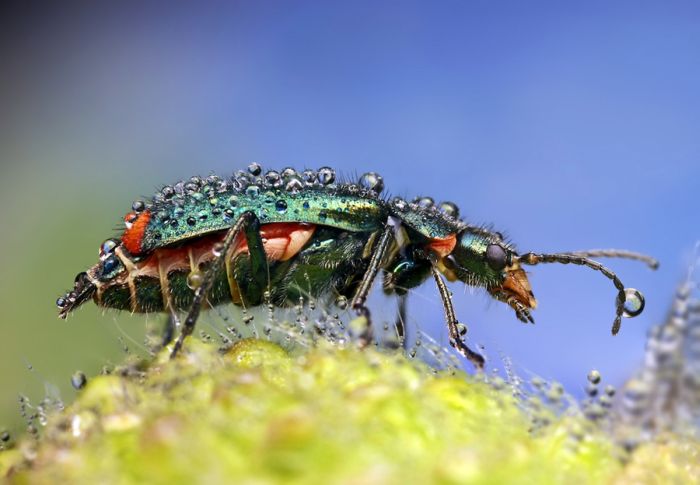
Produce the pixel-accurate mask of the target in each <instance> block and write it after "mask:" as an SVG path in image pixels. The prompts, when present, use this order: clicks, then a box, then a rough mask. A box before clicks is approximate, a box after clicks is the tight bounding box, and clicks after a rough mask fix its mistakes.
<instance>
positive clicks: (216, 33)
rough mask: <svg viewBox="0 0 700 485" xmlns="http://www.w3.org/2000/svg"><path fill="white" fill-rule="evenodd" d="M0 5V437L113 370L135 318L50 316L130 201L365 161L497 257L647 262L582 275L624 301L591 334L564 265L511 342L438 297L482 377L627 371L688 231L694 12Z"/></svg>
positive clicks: (668, 290)
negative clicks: (616, 331)
mask: <svg viewBox="0 0 700 485" xmlns="http://www.w3.org/2000/svg"><path fill="white" fill-rule="evenodd" d="M0 8H2V9H3V10H2V12H0V63H1V64H0V110H1V111H0V223H1V226H0V227H1V232H0V268H2V270H1V271H2V275H3V277H2V278H0V309H1V310H2V312H3V315H2V317H0V318H1V319H0V342H1V346H0V348H1V349H2V350H1V351H0V383H1V384H2V385H1V386H0V390H1V392H0V427H3V426H7V427H9V428H10V429H18V428H20V427H21V420H20V417H19V413H18V405H17V396H18V394H20V393H21V394H25V395H27V396H29V397H30V398H31V399H32V400H33V401H38V400H40V399H41V398H42V397H43V396H44V393H45V392H47V390H48V391H49V392H58V393H60V396H61V397H62V398H64V399H66V400H67V401H70V399H71V398H72V396H73V392H74V391H73V390H72V388H71V386H70V376H71V374H72V373H73V372H74V371H76V370H82V371H84V372H85V373H86V374H87V375H88V378H89V376H91V375H94V374H96V373H97V372H99V370H100V368H101V367H102V366H103V365H105V364H109V363H118V362H120V361H121V360H123V350H122V347H123V342H124V343H126V345H128V346H130V348H131V349H132V350H134V351H136V350H137V349H138V346H137V345H136V344H135V343H134V342H131V341H130V340H129V339H133V340H134V341H136V342H141V340H142V336H143V329H144V327H145V324H146V320H148V322H151V324H152V325H155V324H156V323H158V322H159V321H160V317H158V318H156V317H149V318H148V319H146V317H143V316H140V315H135V316H132V315H129V314H117V313H115V312H112V311H109V312H107V313H104V314H103V311H102V310H100V309H97V308H95V306H94V305H92V304H88V305H85V307H84V308H82V309H81V310H80V311H78V312H77V313H76V314H75V315H74V316H73V317H72V318H70V319H69V320H68V321H67V322H65V321H61V320H58V319H57V318H56V315H57V312H56V307H55V303H54V302H55V300H56V297H58V296H59V295H60V294H62V293H63V292H64V290H67V289H69V288H70V287H71V286H72V282H73V278H74V276H75V274H76V273H77V272H79V271H82V270H83V269H85V268H87V267H88V266H90V265H92V264H94V263H95V262H96V260H97V248H98V245H99V243H101V242H102V240H104V239H105V238H107V237H110V236H112V235H114V234H115V228H118V227H119V223H120V220H121V217H122V216H123V215H124V214H125V213H126V212H127V211H128V210H129V208H130V206H131V202H132V200H133V199H134V198H137V197H139V196H142V195H150V194H152V193H153V191H154V190H155V189H156V188H158V187H159V186H161V185H163V184H165V183H172V182H175V181H177V180H178V179H180V178H182V177H189V176H191V175H194V174H202V175H207V174H209V173H210V172H212V171H213V172H216V173H218V174H220V175H228V174H230V173H231V172H233V171H234V170H236V169H241V168H244V167H245V166H246V165H247V164H248V163H250V162H252V161H257V162H261V163H262V164H263V165H264V166H266V167H270V168H277V169H281V168H283V167H285V166H288V165H291V166H294V167H296V168H299V169H302V168H304V167H310V168H318V167H320V166H323V165H331V166H333V167H335V168H336V169H337V170H338V171H340V172H342V173H347V174H351V173H355V172H357V173H362V172H364V171H370V170H373V171H378V172H380V173H381V174H382V175H383V176H384V179H385V182H386V186H387V189H388V191H390V192H391V193H392V194H393V195H402V196H405V197H411V198H412V197H414V196H416V195H421V194H423V195H431V196H433V197H434V198H436V199H438V200H452V201H454V202H456V203H458V205H459V206H460V207H461V210H462V215H463V216H464V217H465V218H466V219H468V220H469V221H470V222H478V223H492V224H493V225H494V226H495V227H496V228H498V229H499V230H501V231H503V232H504V233H506V234H507V235H508V236H509V237H510V238H511V239H512V240H513V241H514V242H515V244H516V245H517V247H518V248H519V249H520V250H522V251H528V250H534V251H566V250H580V249H588V248H598V247H616V248H624V249H630V250H637V251H642V252H645V253H649V254H652V255H654V256H656V257H657V258H659V259H660V260H661V263H662V265H661V269H660V270H659V271H657V272H651V271H649V270H648V269H647V268H645V267H644V266H643V265H642V264H639V263H635V262H626V261H606V264H608V265H609V266H610V267H611V268H613V269H614V270H615V271H616V272H617V273H618V275H619V276H620V277H621V278H622V280H623V282H625V284H626V285H627V286H632V287H636V288H638V289H640V290H641V291H642V292H643V293H644V294H645V295H646V298H647V309H646V311H645V312H644V314H643V315H642V316H640V317H638V318H636V319H633V320H625V321H624V322H623V326H622V331H621V333H620V335H618V336H617V337H615V338H613V337H611V336H610V325H611V323H612V321H613V316H614V300H615V292H614V290H613V287H612V285H611V284H610V282H609V281H607V280H606V279H604V278H603V277H602V276H601V275H599V274H596V273H594V272H592V271H590V270H586V269H583V268H579V267H566V266H556V265H549V266H541V267H535V268H532V271H531V273H532V274H531V281H532V284H533V289H534V291H535V294H536V296H537V297H538V299H539V301H540V308H539V309H538V310H537V311H536V312H535V314H534V316H535V319H536V321H537V324H536V325H534V326H532V325H527V326H526V325H523V324H521V323H520V322H518V321H517V320H516V319H515V317H514V315H513V312H512V311H511V310H509V309H508V308H507V307H505V306H504V305H502V304H499V303H494V302H491V301H490V299H489V298H488V297H487V296H486V295H485V294H484V292H483V291H476V292H470V291H464V290H463V289H462V288H461V287H459V286H454V287H453V290H454V292H455V304H456V310H457V314H458V316H459V317H460V319H461V320H462V321H464V322H465V323H467V324H468V325H469V329H470V333H469V337H470V342H472V343H473V344H483V345H484V346H485V348H486V353H487V355H488V356H489V358H490V365H491V366H492V367H502V358H503V357H507V358H508V359H510V360H511V361H512V363H513V367H514V368H515V370H516V371H517V372H518V373H520V374H521V375H523V376H525V377H527V376H528V375H530V373H533V374H537V375H540V376H542V377H544V378H547V379H555V380H559V381H561V382H562V383H563V384H564V385H565V387H566V389H567V390H568V391H569V392H571V393H573V394H575V395H582V394H583V391H582V389H583V386H584V385H585V383H586V379H585V376H586V374H587V373H588V371H589V370H591V369H594V368H595V369H598V370H599V371H600V372H601V374H602V376H603V381H604V382H607V383H611V384H621V383H622V382H623V381H624V380H625V379H626V378H627V376H629V375H630V374H631V373H632V371H633V370H634V369H635V368H636V367H637V366H639V364H640V363H641V361H642V357H643V347H644V340H645V334H646V332H647V329H648V328H649V327H650V326H651V325H653V324H656V323H659V322H661V321H662V320H663V318H664V316H665V312H666V311H667V307H668V305H669V304H670V302H671V298H672V295H673V291H674V288H675V285H676V283H677V282H678V281H680V280H681V278H683V277H684V276H685V272H686V269H687V267H688V263H689V260H690V258H691V253H692V248H693V246H694V244H695V241H696V240H698V239H699V238H700V228H699V225H698V220H699V218H698V214H697V212H698V207H700V206H699V204H698V192H699V191H698V189H700V137H698V133H699V132H700V89H699V88H698V86H700V7H698V6H697V4H696V3H694V2H686V3H684V2H654V3H652V2H636V1H630V2H615V4H614V5H612V2H585V5H584V4H577V5H573V4H572V3H570V2H567V5H566V6H564V5H563V4H562V3H561V2H476V1H475V2H459V1H454V2H449V1H446V2H427V1H426V2H410V1H407V2H383V3H381V4H379V3H378V2H321V1H318V2H303V1H300V2H288V1H279V2H257V1H256V2H213V3H207V4H206V5H205V4H204V2H198V3H197V4H196V6H195V3H188V4H186V5H177V4H176V3H174V2H168V3H165V2H163V3H139V4H131V5H130V4H128V3H123V2H120V3H119V4H118V5H117V4H114V5H111V6H107V5H105V4H100V5H97V4H95V3H94V2H84V3H70V2H56V3H55V4H53V5H50V4H43V5H41V6H40V7H39V6H38V4H37V5H32V4H31V2H29V3H28V2H21V4H20V3H19V2H18V3H17V4H15V5H10V4H8V3H3V7H0ZM418 293H419V294H418V295H416V296H415V297H414V298H413V299H412V300H411V301H410V302H409V311H410V317H411V325H412V326H411V330H410V331H414V332H415V327H416V325H418V326H419V327H420V329H421V330H423V331H425V332H426V333H428V334H430V335H431V336H432V337H433V338H434V339H435V340H437V341H438V342H441V343H443V344H447V334H446V330H445V328H444V324H443V320H442V318H443V317H442V310H441V307H440V302H439V299H438V297H437V292H436V290H435V288H434V286H433V285H431V284H430V283H427V284H426V285H424V286H423V287H421V288H420V289H419V291H418ZM381 298H383V297H381V296H376V297H375V298H374V301H375V304H377V303H376V302H377V301H379V300H380V299H381ZM379 304H380V305H381V302H380V303H379ZM383 306H385V307H387V308H389V310H387V311H388V312H389V313H390V309H391V308H392V307H391V304H387V305H383ZM387 318H390V317H387ZM120 339H121V340H120Z"/></svg>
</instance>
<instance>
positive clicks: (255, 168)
mask: <svg viewBox="0 0 700 485" xmlns="http://www.w3.org/2000/svg"><path fill="white" fill-rule="evenodd" d="M261 172H262V167H261V166H260V164H259V163H255V162H253V163H251V164H250V165H248V173H250V174H251V175H254V176H256V177H257V176H258V175H260V173H261Z"/></svg>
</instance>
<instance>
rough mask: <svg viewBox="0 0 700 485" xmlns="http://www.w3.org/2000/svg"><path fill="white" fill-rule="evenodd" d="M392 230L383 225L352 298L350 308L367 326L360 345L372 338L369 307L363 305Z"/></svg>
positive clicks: (389, 226)
mask: <svg viewBox="0 0 700 485" xmlns="http://www.w3.org/2000/svg"><path fill="white" fill-rule="evenodd" d="M393 231H394V229H393V227H392V226H391V225H390V224H388V223H387V224H386V226H385V227H384V231H383V232H382V234H381V236H380V237H379V242H378V243H377V247H376V248H375V249H374V252H373V253H372V257H371V258H370V261H369V266H368V267H367V271H365V274H364V276H363V277H362V281H361V282H360V286H359V287H358V289H357V292H356V293H355V296H354V298H353V299H352V308H353V309H354V310H355V312H357V314H358V315H360V316H363V317H365V318H366V319H367V327H366V329H365V330H364V332H363V333H362V335H361V336H360V346H361V347H365V346H367V345H368V344H369V343H370V341H371V340H372V320H371V318H370V312H369V308H367V305H365V303H366V302H367V296H368V295H369V292H370V290H371V289H372V283H373V282H374V279H375V278H376V277H377V273H378V272H379V268H380V266H381V263H382V259H383V258H384V255H385V254H386V252H387V249H388V248H389V243H391V240H392V237H393Z"/></svg>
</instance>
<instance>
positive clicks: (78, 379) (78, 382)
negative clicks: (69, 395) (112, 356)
mask: <svg viewBox="0 0 700 485" xmlns="http://www.w3.org/2000/svg"><path fill="white" fill-rule="evenodd" d="M70 383H71V385H72V386H73V388H74V389H76V390H80V389H82V388H83V387H85V384H87V377H85V374H84V373H83V372H81V371H77V372H76V373H74V374H73V375H72V376H71V378H70Z"/></svg>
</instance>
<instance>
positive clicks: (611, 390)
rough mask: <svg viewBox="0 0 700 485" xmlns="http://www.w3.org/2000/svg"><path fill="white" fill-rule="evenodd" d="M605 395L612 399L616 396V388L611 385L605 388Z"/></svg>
mask: <svg viewBox="0 0 700 485" xmlns="http://www.w3.org/2000/svg"><path fill="white" fill-rule="evenodd" d="M605 394H607V395H608V396H610V397H612V396H614V395H615V386H612V385H610V384H608V385H607V386H605Z"/></svg>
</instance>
